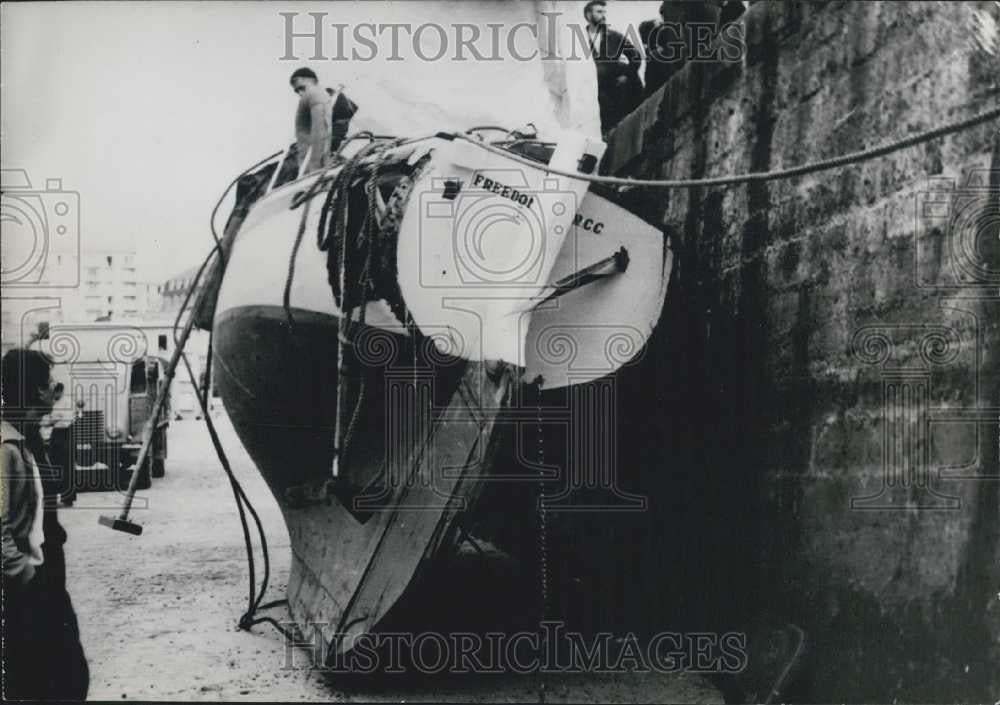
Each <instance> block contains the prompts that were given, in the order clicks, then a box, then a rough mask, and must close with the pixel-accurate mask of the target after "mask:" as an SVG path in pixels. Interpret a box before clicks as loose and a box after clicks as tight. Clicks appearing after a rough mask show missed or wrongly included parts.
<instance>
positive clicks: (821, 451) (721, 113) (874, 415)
mask: <svg viewBox="0 0 1000 705" xmlns="http://www.w3.org/2000/svg"><path fill="white" fill-rule="evenodd" d="M977 13H982V14H980V15H979V16H978V17H979V18H980V19H981V18H983V17H986V16H988V17H992V18H993V19H994V20H1000V12H998V10H997V7H996V5H995V4H994V3H988V2H979V3H976V2H960V3H945V2H920V3H904V2H828V3H824V2H814V3H800V2H782V1H778V0H769V1H766V2H760V3H757V4H755V5H753V6H752V7H751V10H750V11H749V12H748V13H747V15H746V16H745V17H744V18H743V20H742V21H743V23H744V25H745V29H746V39H747V54H746V57H745V59H744V60H743V62H742V63H736V64H728V65H709V64H697V65H689V66H687V67H686V68H685V69H684V70H682V71H681V72H680V73H679V74H678V75H677V76H676V77H675V78H674V79H673V80H672V82H671V83H669V84H667V85H666V86H664V88H663V89H662V90H661V91H660V92H659V93H658V94H656V95H655V96H653V97H652V98H650V99H649V100H648V101H647V102H646V103H645V104H644V105H643V106H641V107H640V108H639V109H638V110H637V111H636V112H635V113H633V114H632V115H631V116H629V118H627V119H626V121H625V122H624V123H622V124H621V125H620V126H619V128H618V129H617V130H616V131H615V132H614V133H613V134H612V136H611V138H610V139H609V151H608V155H607V157H606V160H605V164H606V170H607V171H610V172H613V173H617V174H620V175H632V176H642V177H652V178H697V177H702V176H716V175H724V174H737V173H744V172H750V171H766V170H770V169H777V168H781V167H787V166H792V165H798V164H802V163H805V162H809V161H813V160H817V159H822V158H827V157H831V156H834V155H837V154H841V153H844V152H848V151H854V150H859V149H862V148H864V147H867V146H873V145H877V144H881V143H883V142H886V141H889V140H893V139H896V138H899V137H901V136H905V135H908V134H911V133H913V132H916V131H922V130H925V129H928V128H931V127H934V126H937V125H939V124H941V123H944V122H948V121H952V120H956V119H959V118H961V117H965V116H969V115H972V114H974V113H977V112H980V111H982V110H984V109H986V108H988V107H993V106H995V105H996V104H997V102H998V96H1000V56H996V55H991V54H990V53H989V52H988V51H985V50H983V49H982V48H981V47H980V46H977V45H976V43H974V42H973V41H972V39H971V35H972V33H973V29H972V28H973V24H974V22H976V21H977ZM998 127H1000V126H998V125H996V124H987V125H982V126H980V127H977V128H974V129H971V130H968V131H966V132H962V133H960V134H956V135H953V136H949V137H947V138H944V139H942V140H938V141H935V142H932V143H929V144H925V145H922V146H919V147H916V148H911V149H907V150H904V151H900V152H896V153H894V154H892V155H890V156H887V157H885V158H882V159H878V160H875V161H869V162H865V163H862V164H858V165H856V166H853V167H848V168H843V169H839V170H836V171H830V172H825V173H820V174H816V175H812V176H808V177H804V178H798V179H794V180H786V181H772V182H767V183H757V184H753V185H749V186H738V187H727V188H711V189H690V190H670V191H664V190H656V189H649V190H638V189H637V190H634V191H633V192H631V197H632V198H634V199H635V202H636V204H637V205H639V206H640V207H641V208H642V209H643V210H644V211H645V212H646V213H647V214H648V215H650V216H652V217H654V218H656V219H657V221H658V222H661V223H662V224H663V226H664V229H665V231H666V232H667V233H669V234H670V236H671V239H672V242H673V246H674V248H675V251H676V254H677V259H676V260H675V261H676V262H677V265H676V271H675V276H674V279H673V281H672V283H671V289H670V293H669V300H668V304H667V308H666V310H665V311H664V315H663V319H662V321H661V324H660V326H659V327H658V330H657V333H656V338H655V339H654V340H653V341H652V342H651V344H650V347H649V349H648V351H647V353H646V357H645V358H644V362H643V363H642V364H641V365H639V366H638V367H636V368H633V369H632V370H630V371H627V372H626V373H625V375H624V378H623V380H622V382H623V385H622V390H623V392H622V393H623V395H624V398H627V399H629V400H630V402H633V403H631V406H630V408H632V409H639V411H634V410H633V411H631V412H630V411H628V410H626V411H623V418H622V419H621V426H620V428H621V429H622V434H623V438H622V440H621V444H622V446H623V448H622V451H621V453H622V454H621V457H620V459H621V461H622V463H623V467H632V466H633V465H634V466H636V467H638V468H639V469H640V473H641V475H642V477H641V478H640V479H639V480H636V482H637V485H636V486H638V487H642V488H643V489H645V490H646V491H647V492H649V493H650V495H651V497H652V498H653V499H652V505H651V508H650V509H651V511H650V512H649V513H648V515H647V516H646V517H645V520H646V521H649V522H651V524H650V525H648V526H647V525H644V524H642V521H641V520H635V519H628V520H622V522H625V523H624V524H622V522H618V523H617V524H614V525H615V526H619V525H622V526H625V525H628V526H629V527H630V528H629V529H627V530H628V531H631V532H632V533H630V534H628V541H629V542H631V543H633V544H636V545H639V546H640V548H637V549H635V550H636V551H638V552H639V553H638V554H636V555H640V556H642V560H643V561H644V563H643V566H644V574H645V577H646V578H647V580H646V583H645V587H643V588H642V590H643V591H644V597H645V598H646V600H645V602H644V603H643V604H644V605H646V607H647V608H646V609H645V611H644V612H643V614H644V615H645V616H646V618H652V619H656V620H660V622H659V623H661V624H667V625H670V624H677V623H680V622H681V621H683V620H684V619H687V620H689V621H690V623H691V624H692V625H708V624H715V623H717V624H719V625H726V626H732V625H734V624H737V623H745V622H746V621H747V619H748V618H749V616H751V615H767V618H768V619H778V618H783V619H788V620H791V621H793V622H795V623H797V624H799V625H801V626H803V627H804V628H805V629H806V630H807V631H808V633H809V636H810V642H811V647H812V656H811V661H810V669H809V673H808V676H807V677H808V683H807V685H808V690H807V697H812V698H816V699H819V700H823V701H839V700H846V701H859V700H864V701H869V702H872V701H882V702H888V701H890V700H891V699H895V698H898V699H900V700H903V701H914V700H941V701H954V700H986V699H990V701H991V702H992V700H993V699H995V697H996V695H997V694H998V693H1000V481H998V480H1000V465H998V450H997V448H998V437H1000V436H998V424H997V420H998V413H1000V412H998V408H1000V350H998V345H1000V302H998V299H1000V297H998V293H1000V288H998V287H1000V244H998V242H997V238H998V229H1000V196H998V188H1000V176H998V174H1000V171H998V170H1000V136H998ZM990 170H992V171H990ZM638 401H641V402H643V403H642V404H636V403H634V402H638ZM651 409H653V410H655V413H650V410H651ZM628 481H629V480H626V482H628ZM630 521H632V522H635V523H634V524H628V522H630ZM642 536H644V537H645V539H644V541H645V543H643V539H642V538H640V537H642ZM616 569H617V568H616V567H615V566H611V567H610V570H612V571H614V570H616ZM692 590H696V591H697V594H691V592H692ZM695 614H697V615H698V617H697V618H696V617H694V616H692V615H695ZM741 620H742V622H741ZM751 648H752V645H751Z"/></svg>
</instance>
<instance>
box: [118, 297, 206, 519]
mask: <svg viewBox="0 0 1000 705" xmlns="http://www.w3.org/2000/svg"><path fill="white" fill-rule="evenodd" d="M194 320H195V315H194V309H192V313H191V314H190V315H188V319H187V323H185V324H184V330H183V331H181V337H180V340H178V341H177V346H176V347H175V348H174V354H173V355H171V356H170V362H169V363H167V369H166V370H165V372H164V377H163V384H161V385H160V388H159V389H158V390H157V392H156V402H155V403H154V404H153V410H152V412H151V413H150V415H149V418H148V419H146V425H145V426H143V429H142V448H140V449H139V456H138V458H137V459H136V461H135V470H134V471H133V472H132V477H131V478H129V482H128V489H127V490H126V491H125V504H124V505H123V506H122V511H121V514H120V515H119V517H118V518H119V519H121V520H123V521H125V520H128V514H129V512H130V511H131V509H132V500H133V499H135V490H136V487H137V485H138V484H139V471H140V469H141V468H142V466H143V465H144V464H145V462H146V459H147V458H148V456H149V451H150V448H152V446H153V435H154V433H155V431H156V424H157V421H159V419H160V411H161V409H162V408H163V404H164V402H166V400H167V395H168V394H169V393H170V383H171V381H173V378H174V373H175V372H176V371H177V365H178V364H179V363H180V360H181V355H183V354H184V346H185V345H186V344H187V340H188V337H189V336H190V335H191V330H192V329H193V328H194Z"/></svg>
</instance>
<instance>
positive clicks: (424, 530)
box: [215, 306, 515, 650]
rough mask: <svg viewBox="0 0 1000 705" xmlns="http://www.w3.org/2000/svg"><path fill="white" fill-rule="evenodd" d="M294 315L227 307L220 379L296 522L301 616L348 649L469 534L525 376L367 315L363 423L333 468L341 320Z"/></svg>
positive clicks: (244, 437) (296, 591)
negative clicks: (502, 422)
mask: <svg viewBox="0 0 1000 705" xmlns="http://www.w3.org/2000/svg"><path fill="white" fill-rule="evenodd" d="M292 315H293V317H294V322H293V323H291V324H290V323H289V321H288V317H287V315H286V313H285V311H284V310H283V309H281V308H279V307H269V306H248V307H241V308H236V309H230V310H228V311H226V312H225V313H223V314H222V315H220V316H219V317H218V318H217V320H216V324H215V351H216V359H215V362H216V369H217V380H218V385H219V390H220V392H221V395H222V399H223V402H224V403H225V406H226V410H227V412H228V414H229V415H230V417H231V419H232V421H233V424H234V426H235V428H236V431H237V433H238V434H239V437H240V439H241V441H242V442H243V444H244V446H245V447H246V449H247V451H248V452H249V454H250V456H251V457H252V459H253V460H254V462H255V463H256V465H257V467H258V469H259V470H260V472H261V474H262V475H263V477H264V479H265V480H266V481H267V483H268V486H269V487H270V489H271V491H272V493H273V494H274V496H275V499H276V500H277V501H278V503H279V505H280V506H281V510H282V512H283V515H284V518H285V522H286V524H287V526H288V530H289V535H290V539H291V547H292V554H293V559H292V569H291V575H290V578H289V586H288V600H289V606H290V610H291V612H292V615H293V618H294V619H295V621H296V622H297V623H299V624H300V626H307V627H312V625H316V626H318V627H319V629H320V630H321V631H322V632H323V634H324V635H325V636H326V639H327V642H328V643H329V644H331V645H333V646H335V647H337V649H338V650H344V649H346V648H350V643H351V638H352V637H354V636H357V635H360V634H363V633H367V632H370V631H373V630H374V629H375V628H376V627H377V626H378V624H379V623H380V622H381V621H382V620H383V618H384V617H385V615H386V613H387V612H388V611H389V609H390V608H391V607H392V606H393V605H394V604H395V603H396V602H397V601H399V600H400V598H401V597H402V596H403V594H404V593H405V592H406V591H407V590H408V588H409V586H410V585H411V584H412V583H414V582H415V581H419V579H420V578H421V576H422V574H423V573H425V572H426V570H427V569H428V568H429V566H430V565H431V563H432V562H433V560H432V559H434V558H435V557H437V556H440V555H442V553H445V554H447V553H449V551H450V549H451V547H453V546H454V545H455V535H456V531H457V521H458V520H459V519H460V517H461V516H463V515H464V513H465V512H466V510H468V509H469V508H470V507H471V506H472V505H473V504H474V503H475V501H476V500H477V499H478V497H479V495H480V493H481V490H482V487H483V483H484V481H485V480H486V478H487V476H488V475H489V474H490V467H489V465H490V463H491V461H492V458H493V457H494V456H495V451H496V444H497V443H498V439H499V435H500V434H496V435H495V434H494V433H493V431H494V424H495V422H496V420H497V417H498V415H499V414H500V412H501V410H502V409H503V408H504V407H505V406H506V405H507V404H508V399H507V395H508V394H509V393H510V390H511V388H512V386H513V385H512V380H513V379H515V375H514V374H513V371H512V369H511V368H508V367H506V366H503V365H497V366H488V365H484V364H481V363H472V362H466V361H462V360H458V359H455V358H447V359H446V358H442V357H440V355H436V354H435V353H434V351H433V348H432V347H431V346H428V345H426V344H425V343H426V342H427V341H425V340H423V339H420V338H418V339H417V340H416V342H414V339H412V338H409V337H406V336H401V335H397V334H394V333H389V332H386V331H383V330H379V329H375V328H369V327H363V326H362V327H359V329H358V331H357V335H356V337H355V343H356V346H355V348H354V349H355V350H356V351H357V356H358V357H357V358H356V359H353V360H351V361H350V364H349V367H348V370H349V371H350V372H351V375H352V376H348V377H345V384H346V388H347V394H346V396H347V401H348V403H347V405H346V407H345V412H346V415H345V418H352V419H354V422H353V423H351V424H347V426H348V427H349V428H348V429H346V433H345V436H346V438H345V443H344V445H345V448H344V453H343V454H342V456H341V459H340V461H339V462H340V466H339V471H340V472H339V476H338V479H337V480H336V481H332V480H333V476H332V473H331V468H332V465H333V459H334V442H335V441H334V439H335V425H336V418H337V405H338V398H337V391H338V365H337V354H338V345H337V319H336V318H335V317H333V316H328V315H323V314H316V313H310V312H304V311H293V312H292ZM362 387H363V392H362V391H361V390H362ZM359 399H360V403H359V402H358V400H359ZM442 549H444V550H443V551H442Z"/></svg>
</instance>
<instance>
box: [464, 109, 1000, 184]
mask: <svg viewBox="0 0 1000 705" xmlns="http://www.w3.org/2000/svg"><path fill="white" fill-rule="evenodd" d="M997 119H1000V108H992V109H989V110H984V111H983V112H981V113H977V114H975V115H972V116H971V117H968V118H965V119H962V120H956V121H954V122H949V123H946V124H944V125H939V126H938V127H935V128H932V129H930V130H925V131H923V132H919V133H917V134H915V135H910V136H909V137H901V138H899V139H896V140H893V141H891V142H887V143H885V144H882V145H879V146H877V147H869V148H867V149H863V150H860V151H857V152H850V153H848V154H842V155H840V156H837V157H831V158H830V159H822V160H819V161H815V162H809V163H807V164H801V165H799V166H795V167H789V168H787V169H775V170H772V171H761V172H753V173H749V174H737V175H734V176H715V177H710V178H705V179H633V178H628V177H621V176H599V175H597V174H582V173H579V172H572V171H565V170H562V169H556V168H554V167H550V166H548V165H546V164H544V163H542V162H538V161H535V160H532V159H528V158H527V157H522V156H521V155H519V154H514V153H512V152H510V151H507V150H505V149H501V148H500V147H496V146H494V145H491V144H486V143H484V142H481V141H479V140H476V139H473V138H471V137H468V136H467V135H455V136H454V138H455V139H459V140H463V141H465V142H468V143H469V144H473V145H475V146H476V147H478V148H479V149H482V150H484V151H487V152H490V153H492V154H497V155H500V156H502V157H504V158H506V159H509V160H511V161H514V162H517V163H518V164H521V165H523V166H530V167H532V168H534V169H540V170H542V171H544V172H545V173H546V174H553V175H555V176H562V177H565V178H568V179H577V180H580V181H587V182H589V183H592V184H604V185H607V186H617V187H619V189H621V188H625V187H652V188H699V187H704V186H732V185H735V184H745V183H751V182H755V181H774V180H776V179H790V178H794V177H797V176H805V175H806V174H813V173H816V172H819V171H828V170H830V169H836V168H838V167H842V166H849V165H851V164H858V163H860V162H864V161H868V160H871V159H877V158H878V157H884V156H885V155H887V154H891V153H892V152H898V151H899V150H901V149H906V148H908V147H913V146H916V145H918V144H922V143H923V142H929V141H930V140H933V139H937V138H939V137H944V136H945V135H949V134H953V133H955V132H960V131H962V130H966V129H968V128H970V127H975V126H976V125H980V124H982V123H985V122H989V121H990V120H997Z"/></svg>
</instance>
